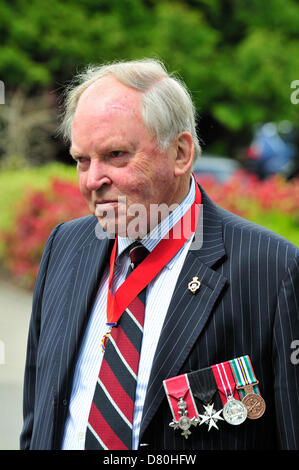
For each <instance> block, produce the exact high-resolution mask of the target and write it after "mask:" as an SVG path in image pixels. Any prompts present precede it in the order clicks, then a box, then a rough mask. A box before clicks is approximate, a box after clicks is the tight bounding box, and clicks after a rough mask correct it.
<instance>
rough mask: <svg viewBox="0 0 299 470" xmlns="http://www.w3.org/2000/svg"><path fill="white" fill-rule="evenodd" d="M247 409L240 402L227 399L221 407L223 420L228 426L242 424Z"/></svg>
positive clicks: (231, 398)
mask: <svg viewBox="0 0 299 470" xmlns="http://www.w3.org/2000/svg"><path fill="white" fill-rule="evenodd" d="M247 414H248V411H247V408H246V406H245V405H244V403H242V402H241V401H240V400H235V398H233V397H228V399H227V402H226V404H225V405H224V407H223V412H222V415H223V418H224V419H225V421H226V422H227V423H229V424H233V425H235V426H236V425H238V424H242V423H244V421H245V419H246V418H247Z"/></svg>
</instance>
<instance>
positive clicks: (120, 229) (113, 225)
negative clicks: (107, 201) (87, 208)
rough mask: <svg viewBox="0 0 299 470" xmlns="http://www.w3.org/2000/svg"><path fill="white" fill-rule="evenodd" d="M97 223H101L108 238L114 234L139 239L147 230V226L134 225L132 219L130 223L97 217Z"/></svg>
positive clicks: (114, 235)
mask: <svg viewBox="0 0 299 470" xmlns="http://www.w3.org/2000/svg"><path fill="white" fill-rule="evenodd" d="M97 219H98V222H99V224H100V225H101V227H102V229H103V230H104V231H105V232H107V233H108V234H109V236H110V238H114V237H116V236H118V237H122V238H131V239H133V240H140V239H142V238H144V237H145V236H146V234H147V232H148V230H147V226H146V225H145V226H144V227H143V226H139V225H135V224H134V223H133V221H131V223H130V222H129V223H128V221H127V220H125V221H121V220H111V221H109V220H107V219H105V220H103V219H102V218H100V217H97Z"/></svg>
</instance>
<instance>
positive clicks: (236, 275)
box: [21, 191, 299, 450]
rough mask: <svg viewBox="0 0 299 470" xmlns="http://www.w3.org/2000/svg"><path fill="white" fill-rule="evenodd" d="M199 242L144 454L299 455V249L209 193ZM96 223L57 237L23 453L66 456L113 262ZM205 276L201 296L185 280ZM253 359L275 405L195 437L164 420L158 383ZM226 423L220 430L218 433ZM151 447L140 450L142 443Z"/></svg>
mask: <svg viewBox="0 0 299 470" xmlns="http://www.w3.org/2000/svg"><path fill="white" fill-rule="evenodd" d="M202 203H203V246H202V248H201V249H200V250H198V251H190V252H189V253H188V255H187V258H186V261H185V264H184V266H183V269H182V272H181V273H180V276H179V279H178V282H177V286H176V289H175V294H174V296H173V298H172V301H171V304H170V306H169V310H168V313H167V317H166V319H165V323H164V326H163V330H162V333H161V337H160V340H159V344H158V347H157V351H156V355H155V359H154V363H153V367H152V371H151V376H150V380H149V384H148V391H147V396H146V400H145V405H144V412H143V418H142V424H141V440H140V442H141V443H142V444H148V446H147V447H146V449H181V450H187V449H277V448H282V449H298V448H299V364H298V365H296V364H294V362H296V361H291V354H292V352H293V357H294V358H295V359H296V358H297V362H299V360H298V357H299V354H297V355H296V354H294V350H293V349H292V346H293V345H294V344H296V343H292V342H293V341H294V340H296V339H297V340H298V339H299V250H298V249H297V248H296V247H295V246H294V245H292V244H291V243H289V242H288V241H286V240H285V239H283V238H281V237H279V236H278V235H276V234H273V233H271V232H269V231H268V230H265V229H263V228H262V227H259V226H256V225H254V224H252V223H250V222H248V221H246V220H244V219H241V218H239V217H237V216H236V215H234V214H231V213H229V212H227V211H225V210H223V209H221V208H219V207H218V206H216V205H215V204H214V203H213V202H212V201H211V200H210V199H209V198H208V197H207V195H206V194H205V192H204V191H202ZM96 224H97V220H96V218H95V217H93V216H88V217H84V218H81V219H77V220H74V221H71V222H68V223H65V224H61V225H59V226H58V227H56V229H55V230H54V231H53V232H52V234H51V236H50V238H49V240H48V242H47V245H46V247H45V251H44V254H43V258H42V261H41V265H40V270H39V275H38V279H37V282H36V287H35V292H34V299H33V312H32V318H31V323H30V331H29V340H28V351H27V361H26V372H25V382H24V426H23V430H22V434H21V449H27V448H31V449H59V448H60V444H61V439H62V435H63V430H64V423H65V419H66V416H67V413H68V400H69V397H70V392H71V388H72V378H73V372H74V367H75V364H76V358H77V356H78V351H79V348H80V344H81V340H82V337H83V334H84V330H85V327H86V325H87V322H88V317H89V313H90V311H91V307H92V303H93V300H94V297H95V294H96V291H97V288H98V285H99V280H100V278H101V274H102V271H103V267H104V265H105V263H106V262H107V255H108V251H109V250H108V245H109V243H108V240H104V241H103V240H99V239H98V238H97V237H96V236H95V226H96ZM193 276H198V278H199V279H200V281H201V283H202V286H201V288H200V290H199V291H198V293H197V294H196V295H193V294H192V293H191V292H190V291H189V290H188V289H187V285H188V282H189V281H190V280H191V279H192V277H193ZM245 354H249V356H250V358H251V361H252V363H253V367H254V370H255V373H256V376H257V378H258V379H259V381H260V390H261V394H262V396H263V397H264V399H265V401H266V404H267V408H266V412H265V414H264V416H263V417H262V418H260V419H258V420H249V419H247V420H246V421H245V423H243V424H242V425H240V426H231V425H229V424H227V423H225V422H222V421H221V422H220V424H219V431H217V430H216V429H212V430H211V431H210V432H208V431H207V428H206V427H205V426H201V427H199V428H196V429H194V430H193V432H192V435H191V437H189V439H188V440H186V439H185V438H183V437H182V436H181V435H180V432H179V431H174V430H173V429H171V428H170V427H169V426H168V425H169V422H170V421H171V414H170V410H169V406H168V403H167V400H166V397H165V392H164V389H163V386H162V381H163V380H164V379H166V378H168V377H172V376H175V375H178V374H181V373H185V372H189V371H193V370H198V369H200V368H204V367H207V366H209V365H212V364H216V363H219V362H223V361H226V360H229V359H232V358H234V357H238V356H242V355H245ZM220 427H221V429H220ZM143 448H144V447H143Z"/></svg>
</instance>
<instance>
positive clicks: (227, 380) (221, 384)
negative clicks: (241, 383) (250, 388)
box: [211, 361, 239, 406]
mask: <svg viewBox="0 0 299 470" xmlns="http://www.w3.org/2000/svg"><path fill="white" fill-rule="evenodd" d="M211 369H212V371H213V374H214V377H215V380H216V383H217V387H218V390H219V392H220V393H219V395H220V398H221V401H222V404H223V406H224V405H225V404H226V402H227V398H228V397H233V398H235V400H238V399H239V395H238V391H237V390H236V384H235V380H234V377H233V375H232V371H231V368H230V365H229V362H228V361H226V362H221V363H219V364H214V365H213V366H211Z"/></svg>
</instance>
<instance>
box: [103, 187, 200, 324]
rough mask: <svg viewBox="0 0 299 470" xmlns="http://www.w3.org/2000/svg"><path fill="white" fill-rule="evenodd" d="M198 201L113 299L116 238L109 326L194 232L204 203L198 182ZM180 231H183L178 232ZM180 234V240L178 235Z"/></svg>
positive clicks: (111, 270) (110, 281)
mask: <svg viewBox="0 0 299 470" xmlns="http://www.w3.org/2000/svg"><path fill="white" fill-rule="evenodd" d="M195 188H196V189H195V199H194V202H193V204H192V205H191V207H190V209H189V210H188V211H187V212H186V213H185V214H184V216H183V217H182V218H181V219H180V220H179V221H178V222H177V223H176V225H175V226H174V227H172V229H171V230H170V231H169V232H168V233H167V234H166V235H165V237H164V238H162V240H161V241H160V242H159V243H158V244H157V246H156V247H155V248H154V249H153V251H151V252H150V253H149V255H148V256H147V257H146V258H145V259H144V261H142V262H141V263H140V264H139V266H137V268H136V269H134V271H132V273H131V274H130V275H129V276H128V277H127V279H126V280H125V281H124V282H123V284H122V285H121V286H120V287H119V288H118V289H117V291H116V292H115V294H114V296H113V294H112V292H111V284H112V279H113V272H114V264H115V257H116V253H117V237H116V238H115V242H114V246H113V249H112V252H111V256H110V274H109V281H108V298H107V324H108V325H115V324H116V323H117V322H118V320H119V318H120V317H121V315H122V313H123V312H124V311H125V309H126V308H127V307H128V306H129V305H130V303H131V302H132V301H133V300H134V299H135V298H136V297H137V295H138V294H139V292H141V291H142V290H143V289H144V288H145V286H147V285H148V284H149V283H150V281H151V280H152V279H153V278H154V277H155V276H156V275H157V274H158V273H159V272H160V271H161V270H162V268H163V267H164V266H165V265H166V264H167V263H168V261H170V260H171V259H172V258H173V256H175V254H176V253H177V252H178V251H179V250H180V248H181V247H182V246H183V245H184V243H185V242H186V241H187V240H188V239H189V238H190V237H191V235H192V234H193V233H194V232H195V230H196V226H197V222H198V218H199V210H200V204H201V192H200V189H199V187H198V185H197V184H196V183H195ZM179 230H180V231H179ZM178 233H179V234H180V238H177V236H176V234H178Z"/></svg>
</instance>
